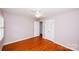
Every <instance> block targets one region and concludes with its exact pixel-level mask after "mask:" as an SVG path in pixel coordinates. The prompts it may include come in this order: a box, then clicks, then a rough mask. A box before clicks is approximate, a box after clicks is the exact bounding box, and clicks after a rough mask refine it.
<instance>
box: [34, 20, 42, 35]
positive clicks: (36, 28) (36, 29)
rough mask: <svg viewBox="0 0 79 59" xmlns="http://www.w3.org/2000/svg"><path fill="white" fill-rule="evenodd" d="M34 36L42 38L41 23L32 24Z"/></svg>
mask: <svg viewBox="0 0 79 59" xmlns="http://www.w3.org/2000/svg"><path fill="white" fill-rule="evenodd" d="M34 36H43V22H42V21H35V22H34Z"/></svg>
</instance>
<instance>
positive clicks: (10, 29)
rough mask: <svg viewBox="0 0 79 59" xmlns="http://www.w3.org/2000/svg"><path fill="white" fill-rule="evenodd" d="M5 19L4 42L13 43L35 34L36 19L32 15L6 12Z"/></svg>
mask: <svg viewBox="0 0 79 59" xmlns="http://www.w3.org/2000/svg"><path fill="white" fill-rule="evenodd" d="M4 20H5V37H4V44H9V43H13V42H16V41H20V40H22V39H24V38H26V39H27V38H31V37H33V36H34V19H33V18H31V17H30V16H24V15H23V16H22V15H16V14H10V13H4Z"/></svg>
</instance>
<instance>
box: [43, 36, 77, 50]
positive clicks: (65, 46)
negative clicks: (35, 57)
mask: <svg viewBox="0 0 79 59" xmlns="http://www.w3.org/2000/svg"><path fill="white" fill-rule="evenodd" d="M43 38H44V39H47V40H50V39H48V38H47V37H44V36H43ZM50 41H52V42H54V43H56V44H58V45H61V46H63V47H65V48H68V49H70V50H73V51H78V50H75V49H73V48H70V47H67V46H65V45H63V44H61V43H59V42H56V41H54V40H50Z"/></svg>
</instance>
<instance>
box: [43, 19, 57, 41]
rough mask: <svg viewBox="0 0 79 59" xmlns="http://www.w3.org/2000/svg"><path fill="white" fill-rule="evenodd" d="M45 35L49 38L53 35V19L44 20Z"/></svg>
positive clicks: (51, 38) (52, 37)
mask: <svg viewBox="0 0 79 59" xmlns="http://www.w3.org/2000/svg"><path fill="white" fill-rule="evenodd" d="M45 36H46V37H47V38H48V39H49V40H53V39H54V37H55V20H46V21H45Z"/></svg>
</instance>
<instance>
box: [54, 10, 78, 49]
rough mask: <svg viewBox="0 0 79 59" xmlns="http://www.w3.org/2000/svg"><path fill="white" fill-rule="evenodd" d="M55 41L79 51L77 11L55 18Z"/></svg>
mask: <svg viewBox="0 0 79 59" xmlns="http://www.w3.org/2000/svg"><path fill="white" fill-rule="evenodd" d="M55 20H56V26H55V27H56V29H55V31H56V38H55V41H56V42H59V43H60V44H63V45H64V46H66V47H69V48H72V49H75V50H79V10H75V11H70V12H66V13H63V14H59V15H57V16H55Z"/></svg>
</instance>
